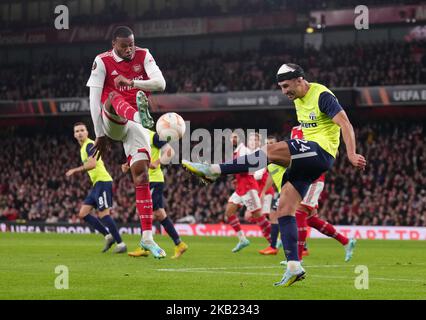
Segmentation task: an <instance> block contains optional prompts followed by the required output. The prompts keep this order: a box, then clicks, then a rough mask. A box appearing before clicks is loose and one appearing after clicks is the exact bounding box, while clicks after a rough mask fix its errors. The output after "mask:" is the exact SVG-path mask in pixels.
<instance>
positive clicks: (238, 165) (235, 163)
mask: <svg viewBox="0 0 426 320" xmlns="http://www.w3.org/2000/svg"><path fill="white" fill-rule="evenodd" d="M267 165H268V158H267V156H266V153H265V152H264V151H263V150H258V151H256V152H254V153H250V154H248V155H245V156H241V157H238V158H236V159H234V160H232V161H229V162H225V163H222V164H220V165H219V166H220V170H221V173H222V174H233V173H241V172H248V171H249V170H250V169H251V168H253V169H254V168H256V170H259V169H262V168H265V167H266V166H267Z"/></svg>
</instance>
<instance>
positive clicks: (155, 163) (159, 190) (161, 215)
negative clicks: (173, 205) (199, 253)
mask: <svg viewBox="0 0 426 320" xmlns="http://www.w3.org/2000/svg"><path fill="white" fill-rule="evenodd" d="M150 144H151V163H150V165H149V188H150V189H151V194H152V203H153V210H154V212H153V214H154V219H155V220H157V221H159V222H160V223H161V225H162V226H163V228H164V229H165V230H166V232H167V234H168V235H169V237H170V238H171V239H172V240H173V242H174V244H175V254H174V255H173V256H172V259H177V258H179V257H180V256H181V255H182V254H184V253H185V251H186V250H188V245H187V244H186V243H185V242H183V241H182V240H181V239H180V237H179V234H178V233H177V231H176V229H175V226H174V225H173V222H172V220H171V219H170V218H169V217H168V216H167V213H166V210H164V196H163V191H164V173H163V170H162V169H161V164H168V163H170V161H171V160H172V158H173V157H174V155H175V152H174V150H173V148H172V147H171V146H170V144H168V143H167V142H165V141H161V140H160V137H159V136H158V134H157V133H156V132H154V131H150ZM128 170H129V165H128V164H127V163H125V164H123V165H122V171H123V172H127V171H128ZM128 254H129V256H131V257H142V256H148V255H149V251H148V250H144V249H143V248H138V249H136V250H135V251H132V252H129V253H128Z"/></svg>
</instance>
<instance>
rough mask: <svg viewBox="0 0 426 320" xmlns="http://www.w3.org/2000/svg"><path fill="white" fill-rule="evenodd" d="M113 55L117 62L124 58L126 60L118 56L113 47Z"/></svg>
mask: <svg viewBox="0 0 426 320" xmlns="http://www.w3.org/2000/svg"><path fill="white" fill-rule="evenodd" d="M112 56H113V57H114V60H115V61H117V62H121V61H123V60H124V59H123V58H120V57H119V56H118V54H116V53H115V50H114V49H112Z"/></svg>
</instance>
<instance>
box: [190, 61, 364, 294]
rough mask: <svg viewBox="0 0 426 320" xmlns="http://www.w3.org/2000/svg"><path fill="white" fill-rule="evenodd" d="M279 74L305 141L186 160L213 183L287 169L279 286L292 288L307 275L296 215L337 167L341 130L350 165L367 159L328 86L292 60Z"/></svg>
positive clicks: (282, 197) (361, 165) (360, 165)
mask: <svg viewBox="0 0 426 320" xmlns="http://www.w3.org/2000/svg"><path fill="white" fill-rule="evenodd" d="M276 77H277V83H278V85H279V86H280V88H281V91H282V93H283V94H284V95H286V96H287V98H288V99H289V100H291V101H294V104H295V108H296V113H297V119H298V121H299V123H300V124H301V126H302V129H303V136H304V137H305V139H306V140H299V139H290V140H286V141H280V142H278V143H274V144H270V145H268V146H267V148H266V147H263V148H262V149H261V150H259V151H256V152H255V153H253V154H249V155H245V156H242V157H239V158H237V159H234V160H233V161H232V162H231V161H229V162H226V163H222V164H212V165H207V164H202V163H194V162H190V161H186V160H183V161H182V163H183V165H184V167H185V168H186V169H188V170H189V171H191V172H192V173H194V174H195V175H197V176H199V177H201V178H202V179H204V180H210V181H212V182H213V181H215V180H216V179H217V178H218V177H219V176H220V175H226V174H235V173H242V172H249V171H252V170H258V169H259V168H264V167H266V166H267V163H268V161H269V162H271V163H275V164H278V165H281V166H284V167H286V168H287V170H286V171H285V173H284V175H283V180H282V183H283V186H282V188H281V194H280V202H279V206H278V210H277V214H278V224H279V227H280V234H281V240H282V242H283V247H284V252H285V255H286V258H287V262H288V263H287V268H286V271H285V272H284V275H283V277H282V279H281V280H280V281H279V282H277V283H275V285H277V286H279V285H283V286H285V287H288V286H290V285H292V284H293V283H294V282H296V281H300V280H303V279H304V278H305V276H306V272H305V270H304V268H303V267H302V265H301V264H300V258H299V254H298V230H297V223H296V217H295V213H296V210H297V208H298V206H299V204H300V202H301V201H302V199H303V198H304V197H305V196H306V194H307V192H308V190H309V186H310V185H311V184H312V183H313V182H314V181H315V180H317V179H318V178H319V177H320V176H321V175H322V174H323V173H325V172H326V171H328V170H330V169H331V167H332V166H333V163H334V160H335V158H336V154H337V150H338V148H339V144H340V131H342V136H343V140H344V142H345V145H346V151H347V155H348V159H349V161H350V162H351V164H352V165H353V166H354V167H356V168H359V169H361V170H364V168H365V166H366V164H367V162H366V160H365V158H364V157H363V156H362V155H360V154H357V153H356V140H355V133H354V130H353V127H352V124H351V123H350V121H349V119H348V117H347V115H346V112H345V111H344V110H343V108H342V106H341V105H340V104H339V102H338V101H337V99H336V97H335V96H334V94H333V93H332V92H331V91H330V90H329V89H328V88H327V87H325V86H323V85H321V84H319V83H314V82H311V83H310V82H308V81H306V79H305V74H304V71H303V69H302V68H301V67H300V66H298V65H296V64H292V63H287V64H283V65H282V66H281V67H280V68H279V70H278V72H277V74H276Z"/></svg>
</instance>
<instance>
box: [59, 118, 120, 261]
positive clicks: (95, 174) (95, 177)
mask: <svg viewBox="0 0 426 320" xmlns="http://www.w3.org/2000/svg"><path fill="white" fill-rule="evenodd" d="M74 138H75V139H76V140H77V141H78V143H79V144H80V156H81V161H82V162H83V165H82V166H80V167H77V168H73V169H70V170H68V171H67V172H66V176H67V177H71V176H72V175H73V174H75V173H78V172H83V171H86V172H87V173H88V175H89V177H90V180H91V181H92V184H93V188H92V189H91V190H90V193H89V195H88V196H87V197H86V199H85V200H84V202H83V205H82V206H81V208H80V212H79V214H78V216H79V218H80V219H83V220H84V221H86V222H87V223H88V224H89V225H90V226H91V227H92V228H93V229H95V230H97V231H99V232H100V233H101V234H102V235H104V237H105V247H104V249H103V250H102V252H106V251H108V250H109V248H111V246H112V245H113V244H114V242H115V243H117V246H116V247H115V249H114V252H115V253H123V252H126V251H127V247H126V244H125V243H124V242H123V241H122V239H121V237H120V233H119V232H118V230H117V226H116V225H115V223H114V220H113V219H112V218H111V216H110V210H111V209H110V208H111V207H112V178H111V175H110V174H109V173H108V171H107V169H106V168H105V165H104V162H103V161H102V158H99V159H98V160H96V158H95V157H94V151H93V143H94V141H93V140H91V139H89V132H88V131H87V127H86V125H85V124H84V123H82V122H77V123H76V124H75V125H74ZM93 208H95V209H96V210H97V212H98V216H99V218H97V217H95V216H92V215H91V214H90V212H91V211H92V210H93ZM105 226H106V228H105Z"/></svg>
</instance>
